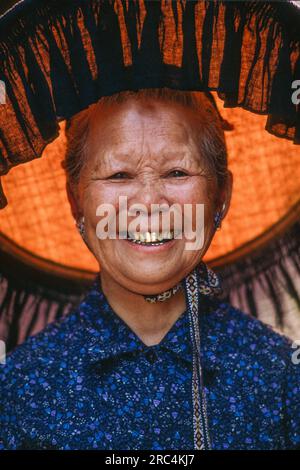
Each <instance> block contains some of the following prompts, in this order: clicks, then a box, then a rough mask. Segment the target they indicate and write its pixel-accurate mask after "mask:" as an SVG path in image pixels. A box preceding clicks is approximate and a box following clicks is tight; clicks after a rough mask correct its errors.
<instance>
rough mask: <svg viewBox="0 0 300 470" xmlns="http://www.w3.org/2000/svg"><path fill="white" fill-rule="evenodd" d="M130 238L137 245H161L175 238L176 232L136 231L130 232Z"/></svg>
mask: <svg viewBox="0 0 300 470" xmlns="http://www.w3.org/2000/svg"><path fill="white" fill-rule="evenodd" d="M128 240H129V241H130V242H131V243H135V244H136V245H144V246H160V245H164V244H165V243H169V242H170V241H172V240H174V232H173V231H172V232H162V233H157V232H143V233H139V232H134V233H128Z"/></svg>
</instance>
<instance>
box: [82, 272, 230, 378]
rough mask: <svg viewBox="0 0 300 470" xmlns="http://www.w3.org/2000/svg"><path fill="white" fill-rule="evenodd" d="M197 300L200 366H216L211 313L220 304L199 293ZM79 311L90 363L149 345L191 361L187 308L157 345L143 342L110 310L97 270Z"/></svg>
mask: <svg viewBox="0 0 300 470" xmlns="http://www.w3.org/2000/svg"><path fill="white" fill-rule="evenodd" d="M200 302H201V303H202V308H201V309H200V310H201V313H200V316H199V322H200V334H201V341H202V345H201V352H202V357H201V363H202V367H203V368H206V369H209V370H213V369H218V368H220V367H221V365H220V359H221V354H220V353H219V352H218V349H219V339H220V335H218V334H214V324H215V321H214V319H213V317H217V318H218V317H219V315H220V313H221V312H220V308H216V305H215V304H214V302H213V301H211V300H208V299H207V298H205V297H204V296H200ZM219 307H220V306H219ZM79 311H80V315H81V317H83V318H84V320H85V324H86V328H85V329H84V335H85V344H86V345H88V360H89V361H90V362H91V363H93V364H96V363H98V362H100V361H103V360H106V359H113V358H116V357H118V356H120V355H122V354H130V353H133V354H138V353H140V352H143V351H147V350H149V349H151V348H155V349H156V350H157V351H160V350H161V351H169V352H172V353H173V354H176V355H177V356H178V357H179V358H181V359H183V360H185V361H187V362H192V353H193V351H192V342H191V337H190V327H189V317H188V311H185V312H183V313H182V314H181V315H180V317H179V318H178V319H177V320H176V322H175V323H174V324H173V325H172V327H171V329H170V330H169V331H168V333H167V334H166V335H165V336H164V338H163V339H162V341H161V342H160V343H159V344H158V345H155V346H147V345H145V344H144V343H143V342H142V340H141V339H140V338H139V337H138V336H137V335H136V334H135V333H134V332H133V331H132V330H131V328H130V327H129V325H127V324H126V323H125V322H124V321H123V319H122V318H121V317H119V316H118V315H117V314H116V313H115V312H114V311H113V310H112V308H111V307H110V305H109V303H108V301H107V299H106V297H105V296H104V294H103V292H102V290H101V287H100V277H99V274H98V275H97V277H96V279H95V281H94V284H93V286H92V289H91V290H90V292H89V293H88V295H87V296H86V298H85V299H84V300H83V301H82V303H81V304H80V305H79Z"/></svg>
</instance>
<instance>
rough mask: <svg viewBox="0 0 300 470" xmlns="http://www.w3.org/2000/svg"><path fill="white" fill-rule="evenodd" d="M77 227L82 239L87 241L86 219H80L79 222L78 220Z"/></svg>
mask: <svg viewBox="0 0 300 470" xmlns="http://www.w3.org/2000/svg"><path fill="white" fill-rule="evenodd" d="M75 225H76V227H77V229H78V232H79V233H80V235H81V237H82V239H83V240H84V241H85V226H84V217H83V216H82V217H80V218H79V219H78V220H76V222H75Z"/></svg>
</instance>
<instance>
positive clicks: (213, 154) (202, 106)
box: [62, 88, 228, 190]
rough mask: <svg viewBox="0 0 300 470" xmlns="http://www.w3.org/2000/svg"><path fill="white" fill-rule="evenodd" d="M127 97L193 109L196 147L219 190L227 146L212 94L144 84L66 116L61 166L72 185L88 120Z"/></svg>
mask: <svg viewBox="0 0 300 470" xmlns="http://www.w3.org/2000/svg"><path fill="white" fill-rule="evenodd" d="M128 100H135V101H137V102H140V101H145V100H147V101H148V102H149V100H150V101H160V102H165V103H166V102H168V103H176V104H180V105H182V106H185V107H187V108H188V109H190V110H193V111H196V113H197V117H198V118H199V119H198V121H199V124H200V125H199V139H198V142H197V144H198V147H199V152H200V155H202V156H203V158H204V160H205V162H206V164H207V168H208V170H209V172H208V177H211V178H216V180H217V184H218V188H219V189H220V190H221V189H222V188H223V187H224V185H225V183H226V180H227V174H228V168H227V148H226V142H225V136H224V130H223V127H222V118H221V116H220V114H219V112H218V109H217V106H216V104H215V103H214V101H213V98H212V95H207V94H206V93H204V92H193V91H181V90H173V89H170V88H147V89H140V90H137V91H121V92H119V93H115V94H113V95H111V96H104V97H102V98H101V99H100V100H99V101H98V102H97V103H95V104H93V105H91V106H89V107H88V108H87V109H85V110H83V111H81V112H80V113H78V114H76V115H75V116H74V117H72V118H71V119H69V120H67V124H66V137H67V149H66V155H65V160H64V161H63V164H62V165H63V167H64V169H65V171H66V176H67V180H68V182H69V184H70V186H71V187H74V186H75V187H76V185H77V184H78V183H79V178H80V172H81V170H82V168H83V165H84V162H85V160H86V156H87V141H88V135H89V124H90V122H91V121H92V120H93V118H94V117H95V115H96V114H97V113H98V112H99V111H100V110H101V107H102V106H104V105H110V104H116V103H119V104H122V103H125V102H126V101H128Z"/></svg>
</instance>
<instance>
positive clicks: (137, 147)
mask: <svg viewBox="0 0 300 470" xmlns="http://www.w3.org/2000/svg"><path fill="white" fill-rule="evenodd" d="M87 143H88V147H87V155H88V156H87V161H86V165H85V166H84V168H83V169H82V171H81V175H80V182H79V192H78V194H79V201H80V210H81V213H82V214H83V215H84V217H85V231H86V240H87V244H88V246H89V248H90V250H91V251H92V252H93V254H94V255H95V257H96V259H97V260H98V262H99V264H100V267H101V271H102V272H103V273H104V274H105V275H106V276H111V277H112V278H113V279H114V281H116V282H117V283H119V284H120V285H121V286H123V287H124V288H126V289H128V290H130V291H133V292H136V293H139V294H154V293H158V292H162V291H164V290H166V289H168V288H170V287H172V286H174V285H175V284H176V283H177V282H179V281H180V280H181V279H182V278H183V277H184V276H186V275H187V274H188V273H189V272H190V271H191V270H192V269H193V268H194V267H195V266H196V264H198V263H199V261H200V260H201V258H202V256H203V254H204V253H205V251H206V250H207V248H208V246H209V244H210V241H211V238H212V235H213V231H214V230H213V217H214V212H215V210H216V204H215V202H216V199H217V185H216V182H215V181H214V180H212V179H208V178H207V176H206V175H207V172H206V171H205V170H206V166H205V162H204V160H203V157H202V156H201V155H199V149H198V148H197V145H196V130H195V116H194V113H193V112H192V111H190V110H187V109H185V108H184V107H182V106H180V105H177V104H165V103H162V102H156V101H155V102H153V101H151V104H150V106H149V103H146V102H145V103H140V102H139V103H137V102H135V101H134V100H130V101H127V102H126V103H123V104H118V105H116V104H113V105H109V106H107V107H106V108H104V109H101V116H99V115H97V116H96V118H95V119H93V122H92V123H91V125H90V130H89V137H88V142H87ZM120 196H127V206H128V208H129V207H130V206H131V205H132V204H143V205H144V206H145V207H146V208H147V209H148V215H149V218H148V217H146V216H145V214H144V213H143V215H142V220H143V227H141V232H145V231H147V227H146V226H145V225H144V223H145V222H146V221H147V222H148V221H149V222H150V215H151V204H167V205H168V206H172V205H173V204H177V205H178V204H179V205H180V206H179V207H180V208H181V209H182V214H184V204H192V207H193V208H194V209H195V205H196V204H204V208H205V212H204V221H205V227H204V245H203V246H202V247H201V249H200V250H199V249H198V250H190V249H189V250H187V249H186V242H187V240H186V238H185V237H184V234H183V236H182V238H178V239H173V240H171V241H167V242H165V243H162V244H158V245H157V246H153V244H147V245H144V244H141V243H136V242H133V241H131V240H129V239H119V238H117V239H109V238H107V239H99V238H98V236H97V234H96V227H97V224H98V222H99V221H100V220H101V217H99V215H96V210H97V207H98V206H99V205H101V204H103V203H105V204H111V205H112V206H113V207H114V208H115V211H116V216H117V221H118V217H119V211H120V206H119V197H120ZM165 207H166V206H165ZM177 207H178V206H177ZM194 209H193V228H195V223H196V220H195V217H196V211H195V210H194ZM135 218H136V217H134V216H131V217H128V222H130V221H132V220H133V219H135ZM173 222H174V220H173ZM145 227H146V230H144V228H145ZM160 228H161V225H160ZM172 229H174V225H173V224H172V219H171V231H172ZM117 230H118V223H117ZM149 231H150V232H151V227H150V225H149ZM144 235H145V236H146V234H145V233H144Z"/></svg>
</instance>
